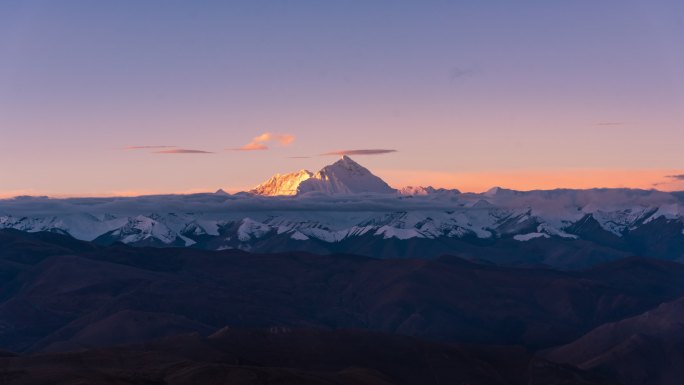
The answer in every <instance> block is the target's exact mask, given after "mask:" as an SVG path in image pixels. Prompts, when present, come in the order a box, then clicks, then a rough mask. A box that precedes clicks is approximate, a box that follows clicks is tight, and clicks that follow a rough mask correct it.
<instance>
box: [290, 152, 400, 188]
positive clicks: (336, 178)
mask: <svg viewBox="0 0 684 385" xmlns="http://www.w3.org/2000/svg"><path fill="white" fill-rule="evenodd" d="M298 192H299V193H307V192H322V193H325V194H356V193H380V194H388V193H393V192H396V190H395V189H393V188H392V187H390V186H389V185H388V184H387V183H385V181H383V180H382V179H380V178H378V177H377V176H375V175H373V173H372V172H370V171H369V170H368V169H367V168H365V167H363V166H361V165H360V164H358V163H356V162H355V161H354V160H352V158H350V157H348V156H346V155H344V156H342V158H341V159H340V160H338V161H337V162H335V163H333V164H331V165H329V166H325V167H323V168H322V169H321V170H320V171H318V172H317V173H316V174H314V175H313V176H312V177H311V178H310V179H307V180H305V181H303V182H302V183H301V184H300V185H299V188H298Z"/></svg>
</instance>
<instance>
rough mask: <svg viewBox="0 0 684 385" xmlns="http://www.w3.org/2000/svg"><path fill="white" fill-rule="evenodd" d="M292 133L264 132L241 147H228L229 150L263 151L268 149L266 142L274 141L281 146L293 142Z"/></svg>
mask: <svg viewBox="0 0 684 385" xmlns="http://www.w3.org/2000/svg"><path fill="white" fill-rule="evenodd" d="M294 140H295V137H294V135H290V134H274V133H271V132H265V133H263V134H261V135H259V136H256V137H254V138H253V139H252V141H251V142H249V143H247V144H245V145H244V146H242V147H237V148H228V149H227V150H231V151H263V150H268V149H269V147H268V145H267V144H268V143H272V142H276V143H278V144H280V145H281V146H288V145H290V144H292V142H294Z"/></svg>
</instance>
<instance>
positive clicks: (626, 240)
mask: <svg viewBox="0 0 684 385" xmlns="http://www.w3.org/2000/svg"><path fill="white" fill-rule="evenodd" d="M0 228H9V229H18V230H23V231H29V232H38V231H50V232H56V233H61V234H68V235H71V236H73V237H75V238H77V239H80V240H86V241H93V242H94V243H97V244H101V245H110V244H114V243H117V242H121V243H125V244H129V245H134V246H154V247H191V248H198V249H207V250H225V249H240V250H246V251H253V252H281V251H292V250H299V251H307V252H315V253H353V254H359V255H367V256H374V257H381V258H399V257H403V258H409V257H410V258H435V257H438V256H440V255H443V254H457V255H460V256H463V257H467V258H474V259H481V260H487V261H490V262H494V263H502V264H509V265H547V266H553V267H561V268H581V267H586V266H591V265H593V264H597V263H601V262H606V261H610V260H614V259H618V258H622V257H624V256H629V255H648V256H649V257H654V258H661V259H667V260H673V261H680V260H683V259H684V233H683V231H684V193H679V192H673V193H670V192H661V191H656V190H632V189H590V190H567V189H559V190H548V191H542V190H539V191H514V190H507V189H503V188H494V189H491V190H490V191H487V192H485V193H481V194H475V193H461V192H460V191H458V190H446V189H435V188H432V187H407V188H401V189H393V188H391V187H390V186H388V185H387V184H386V183H385V182H384V181H382V179H380V178H378V177H377V176H375V175H373V174H372V173H371V172H370V171H369V170H368V169H366V168H364V167H363V166H361V165H359V164H358V163H356V162H354V161H353V160H352V159H350V158H349V157H346V156H345V157H343V158H342V159H340V160H339V161H337V162H335V163H334V164H332V165H329V166H326V167H324V168H323V169H321V170H320V171H318V172H316V173H312V172H310V171H307V170H302V171H300V172H296V173H292V174H287V175H275V176H274V177H272V178H270V179H269V180H267V181H266V182H264V183H262V184H261V185H259V186H257V187H256V188H255V189H253V190H251V191H250V192H242V193H237V194H232V195H231V194H227V193H225V192H224V191H222V190H220V191H218V192H216V193H206V194H190V195H157V196H141V197H132V198H69V199H51V198H47V197H17V198H14V199H5V200H0Z"/></svg>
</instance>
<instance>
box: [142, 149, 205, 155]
mask: <svg viewBox="0 0 684 385" xmlns="http://www.w3.org/2000/svg"><path fill="white" fill-rule="evenodd" d="M154 153H155V154H213V152H211V151H204V150H192V149H188V148H173V149H170V150H161V151H155V152H154Z"/></svg>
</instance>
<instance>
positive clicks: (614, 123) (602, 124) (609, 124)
mask: <svg viewBox="0 0 684 385" xmlns="http://www.w3.org/2000/svg"><path fill="white" fill-rule="evenodd" d="M596 125H597V126H624V125H625V122H598V123H596Z"/></svg>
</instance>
